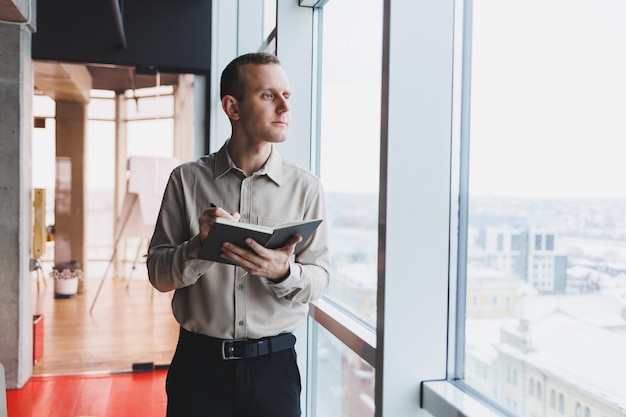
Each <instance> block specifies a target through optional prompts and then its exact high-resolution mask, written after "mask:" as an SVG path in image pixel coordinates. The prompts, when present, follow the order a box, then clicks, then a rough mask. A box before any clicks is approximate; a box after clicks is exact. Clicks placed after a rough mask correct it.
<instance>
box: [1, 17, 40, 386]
mask: <svg viewBox="0 0 626 417" xmlns="http://www.w3.org/2000/svg"><path fill="white" fill-rule="evenodd" d="M30 50H31V31H30V29H29V28H27V27H24V26H19V25H9V24H4V23H0V288H2V291H0V317H1V318H2V319H1V320H0V363H2V364H3V365H4V369H5V372H6V383H7V388H9V389H14V388H21V387H22V386H24V384H25V383H26V382H27V381H28V379H29V378H30V376H31V375H32V370H33V368H32V367H33V361H32V351H33V350H32V347H33V315H32V312H31V284H32V283H31V278H32V277H31V273H30V267H29V259H30V253H31V240H32V230H33V225H32V214H31V213H32V184H31V166H30V164H31V135H32V129H33V112H32V96H33V69H32V68H33V67H32V60H31V58H30V56H31V54H30Z"/></svg>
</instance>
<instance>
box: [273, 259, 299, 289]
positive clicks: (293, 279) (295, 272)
mask: <svg viewBox="0 0 626 417" xmlns="http://www.w3.org/2000/svg"><path fill="white" fill-rule="evenodd" d="M301 275H302V270H301V268H300V266H299V265H297V264H295V263H292V262H290V263H289V275H288V276H287V278H285V279H284V280H282V281H280V282H273V281H272V280H269V279H268V280H267V282H268V283H269V286H270V288H271V289H272V291H274V294H275V295H276V297H278V298H283V297H285V296H286V295H289V293H291V292H293V290H294V288H299V285H298V283H299V282H300V277H301Z"/></svg>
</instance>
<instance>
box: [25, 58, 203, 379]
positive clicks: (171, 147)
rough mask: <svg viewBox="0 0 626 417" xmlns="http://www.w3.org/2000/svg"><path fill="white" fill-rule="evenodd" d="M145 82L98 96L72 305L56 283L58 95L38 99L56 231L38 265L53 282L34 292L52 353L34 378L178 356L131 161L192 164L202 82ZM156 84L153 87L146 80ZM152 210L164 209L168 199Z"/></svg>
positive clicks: (36, 184) (36, 159)
mask: <svg viewBox="0 0 626 417" xmlns="http://www.w3.org/2000/svg"><path fill="white" fill-rule="evenodd" d="M98 68H99V69H100V67H98ZM142 77H143V81H142V85H143V86H142V87H141V88H124V89H123V91H119V87H116V88H118V90H117V91H115V90H107V89H102V88H90V89H89V100H88V103H87V104H86V109H87V122H86V129H85V132H86V133H85V137H84V149H85V153H84V155H83V161H82V163H83V164H84V169H83V171H82V172H83V174H84V178H83V180H84V184H85V186H84V190H85V192H84V210H85V213H86V215H85V216H84V219H85V223H86V224H85V232H84V239H85V242H84V247H85V257H84V259H85V265H81V267H82V270H83V271H84V274H83V276H82V284H83V286H82V289H81V290H80V291H77V293H76V294H75V295H70V296H59V294H58V292H57V290H56V289H55V280H54V279H53V278H52V276H51V275H53V272H54V271H55V270H57V267H58V265H57V262H58V259H55V245H56V244H57V242H56V241H55V235H56V232H58V230H57V229H56V228H57V225H56V223H57V222H56V221H55V207H56V205H57V204H58V202H59V172H60V171H62V170H61V169H60V161H59V158H58V157H57V150H56V143H57V138H56V136H57V134H58V131H57V126H56V118H57V116H58V115H57V114H56V107H57V106H56V102H55V98H54V96H55V95H54V94H48V93H47V92H46V91H36V94H35V96H34V97H33V113H34V116H35V120H36V122H35V129H34V132H33V146H32V188H33V189H43V190H45V196H46V197H45V224H46V228H47V230H48V232H49V233H48V237H47V239H46V240H47V241H46V243H45V250H44V253H43V254H42V255H41V256H40V259H39V261H40V265H41V270H42V271H43V272H44V279H45V282H41V283H40V282H39V280H40V278H39V276H38V277H37V278H36V279H37V280H38V284H42V285H33V297H32V307H33V308H32V310H33V314H34V315H37V316H43V328H44V332H43V333H44V337H43V345H44V346H43V354H42V355H41V356H40V357H39V358H38V359H37V362H36V363H35V365H34V368H33V374H34V375H62V374H74V373H85V372H87V373H89V372H103V371H105V372H125V371H129V370H132V369H133V368H135V367H146V366H155V367H162V366H167V364H169V360H170V359H171V356H172V354H173V351H174V348H175V344H176V340H177V336H178V325H177V324H176V323H175V321H174V319H173V317H172V314H171V310H170V301H171V295H172V294H169V293H168V294H161V293H158V292H156V291H155V290H154V289H153V288H152V287H151V285H150V283H149V282H148V280H147V272H146V268H145V255H146V250H147V244H148V241H149V238H150V236H151V227H150V222H143V223H146V224H144V225H142V227H137V226H138V223H140V222H141V220H140V219H141V217H132V218H130V213H131V212H126V210H125V204H126V197H125V196H127V195H128V193H129V184H130V183H131V176H133V175H135V177H136V176H137V175H136V174H132V173H131V170H130V168H131V165H133V164H132V161H138V160H141V161H143V162H145V161H151V160H158V161H169V162H168V164H165V166H166V167H167V168H166V169H170V168H171V167H173V166H174V164H177V163H179V162H182V161H185V160H190V159H192V158H193V155H194V143H195V139H194V138H195V134H194V129H193V126H194V124H195V122H194V111H193V108H190V106H191V104H190V103H193V102H194V100H193V91H194V89H193V83H194V78H195V76H193V75H189V74H184V75H180V74H168V75H166V76H162V75H161V74H158V73H157V74H152V75H148V74H142ZM150 78H152V82H153V84H152V85H150V82H147V81H146V80H147V79H150ZM109 81H110V80H109ZM164 81H165V82H164ZM94 84H96V85H99V86H103V85H105V84H104V83H103V82H99V84H98V83H94ZM36 85H37V83H36ZM120 159H122V165H123V168H121V171H122V172H123V174H120V168H119V165H120ZM135 165H136V164H135ZM161 165H162V164H161ZM142 167H144V168H145V167H146V165H145V163H144V164H143V165H142ZM161 177H163V175H161ZM163 187H164V184H163ZM161 192H162V191H161ZM145 201H146V200H145V199H144V205H145ZM151 201H152V203H151V204H153V205H154V204H157V205H158V203H160V198H159V199H158V200H156V199H155V198H152V199H151ZM57 208H58V207H57ZM157 209H158V207H157ZM144 211H145V210H144ZM152 211H154V210H152ZM134 212H135V213H137V210H135V211H134ZM139 216H141V214H139ZM77 221H80V219H77ZM154 221H156V216H154Z"/></svg>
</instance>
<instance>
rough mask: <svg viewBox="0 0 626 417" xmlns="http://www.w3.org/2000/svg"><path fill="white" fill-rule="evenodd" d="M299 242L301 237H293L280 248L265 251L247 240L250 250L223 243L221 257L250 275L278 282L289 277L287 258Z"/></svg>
mask: <svg viewBox="0 0 626 417" xmlns="http://www.w3.org/2000/svg"><path fill="white" fill-rule="evenodd" d="M301 240H302V237H300V236H294V237H292V238H291V239H290V240H289V242H287V244H286V245H285V246H283V247H282V248H278V249H267V248H265V247H263V246H262V245H259V244H258V243H257V242H255V241H254V240H252V239H250V238H248V239H246V244H247V245H248V246H249V247H250V250H249V249H246V248H242V247H239V246H237V245H233V244H232V243H228V242H225V243H224V244H223V245H222V257H224V258H226V259H229V260H231V261H232V262H233V263H235V265H238V266H240V267H241V268H243V269H244V270H245V271H246V272H248V273H249V274H251V275H256V276H258V277H264V278H267V279H269V280H271V281H274V282H280V281H282V280H284V279H285V278H287V276H288V275H289V258H290V257H291V255H293V252H294V250H295V248H296V245H297V244H298V242H300V241H301Z"/></svg>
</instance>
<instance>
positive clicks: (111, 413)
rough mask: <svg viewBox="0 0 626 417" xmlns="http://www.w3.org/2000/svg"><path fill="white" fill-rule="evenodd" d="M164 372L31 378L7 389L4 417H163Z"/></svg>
mask: <svg viewBox="0 0 626 417" xmlns="http://www.w3.org/2000/svg"><path fill="white" fill-rule="evenodd" d="M166 375H167V371H165V370H157V371H154V372H139V373H132V374H130V373H129V374H118V375H108V374H102V375H74V376H72V375H70V376H50V377H32V378H31V379H30V380H29V381H28V383H27V384H26V385H25V386H24V387H23V388H22V389H17V390H7V408H8V417H42V416H45V417H78V416H89V417H91V416H93V417H137V416H141V417H163V416H165V406H166V402H167V397H166V395H165V376H166Z"/></svg>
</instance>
